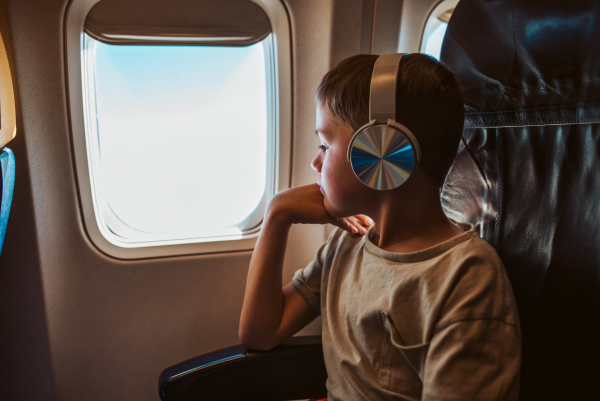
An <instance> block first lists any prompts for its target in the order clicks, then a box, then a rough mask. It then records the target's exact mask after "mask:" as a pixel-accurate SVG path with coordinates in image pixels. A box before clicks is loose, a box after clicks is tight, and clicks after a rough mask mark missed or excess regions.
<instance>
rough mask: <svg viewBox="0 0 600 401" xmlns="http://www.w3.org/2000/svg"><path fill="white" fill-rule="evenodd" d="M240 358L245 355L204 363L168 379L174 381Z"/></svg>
mask: <svg viewBox="0 0 600 401" xmlns="http://www.w3.org/2000/svg"><path fill="white" fill-rule="evenodd" d="M242 356H246V354H237V355H232V356H230V357H227V358H223V359H218V360H216V361H212V362H209V363H205V364H204V365H200V366H197V367H195V368H193V369H190V370H186V371H185V372H181V373H179V374H177V375H175V376H172V377H170V378H169V381H171V380H173V379H176V378H178V377H181V376H184V375H186V374H188V373H191V372H195V371H198V370H200V369H202V368H206V367H209V366H212V365H216V364H218V363H221V362H225V361H230V360H232V359H238V358H239V357H242Z"/></svg>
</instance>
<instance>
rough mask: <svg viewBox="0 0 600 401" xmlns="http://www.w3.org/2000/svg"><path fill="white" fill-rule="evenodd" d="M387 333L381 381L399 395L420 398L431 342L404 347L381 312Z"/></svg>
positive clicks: (384, 314)
mask: <svg viewBox="0 0 600 401" xmlns="http://www.w3.org/2000/svg"><path fill="white" fill-rule="evenodd" d="M381 317H382V320H383V324H384V327H385V330H386V336H387V338H386V341H384V345H383V353H382V358H381V370H380V372H379V382H380V384H381V386H382V387H383V388H385V389H387V390H390V391H393V392H395V393H399V394H405V395H411V396H417V397H420V396H421V392H422V390H423V382H422V379H423V371H424V368H425V359H426V357H427V351H428V350H429V343H420V344H408V345H407V344H405V343H404V341H403V340H402V337H401V336H400V334H399V333H398V331H397V330H396V327H395V326H394V323H393V322H392V320H391V319H390V317H389V316H388V314H387V313H385V312H381Z"/></svg>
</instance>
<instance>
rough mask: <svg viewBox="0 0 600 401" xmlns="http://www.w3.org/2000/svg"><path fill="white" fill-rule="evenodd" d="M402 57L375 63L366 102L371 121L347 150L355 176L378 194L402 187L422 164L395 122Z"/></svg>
mask: <svg viewBox="0 0 600 401" xmlns="http://www.w3.org/2000/svg"><path fill="white" fill-rule="evenodd" d="M404 54H406V53H404ZM404 54H384V55H382V56H379V58H378V59H377V61H376V62H375V67H374V69H373V75H372V76H371V92H370V98H369V120H370V121H369V122H368V123H367V124H365V125H363V126H362V127H360V128H359V129H358V131H356V133H355V134H354V136H353V137H352V140H351V141H350V145H349V146H348V162H350V165H351V166H352V171H354V175H356V177H357V178H358V179H359V180H360V182H362V183H363V184H365V185H366V186H368V187H369V188H372V189H375V190H378V191H388V190H391V189H395V188H398V187H399V186H400V185H402V184H404V183H405V182H406V180H408V179H409V178H410V177H411V176H412V174H413V173H414V172H415V170H416V169H417V167H418V165H419V162H420V161H421V148H420V147H419V143H418V142H417V139H416V138H415V136H414V135H413V133H412V132H410V130H409V129H408V128H406V127H405V126H404V125H401V124H399V123H398V122H396V88H397V83H398V82H397V81H398V71H399V70H400V60H401V59H402V56H403V55H404Z"/></svg>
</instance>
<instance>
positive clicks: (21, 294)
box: [0, 1, 61, 401]
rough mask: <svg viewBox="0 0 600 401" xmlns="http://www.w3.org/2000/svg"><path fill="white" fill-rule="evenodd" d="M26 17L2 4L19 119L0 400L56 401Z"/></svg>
mask: <svg viewBox="0 0 600 401" xmlns="http://www.w3.org/2000/svg"><path fill="white" fill-rule="evenodd" d="M55 3H56V2H55ZM57 7H58V8H60V7H61V5H60V4H52V3H48V4H44V5H42V7H41V10H40V12H41V13H42V14H43V13H45V12H56V8H57ZM26 13H27V10H26V8H23V7H19V4H18V2H15V1H13V2H8V1H3V2H0V31H1V32H2V37H3V40H4V45H5V47H6V51H7V54H8V60H9V64H10V67H11V74H12V79H13V87H14V90H15V101H16V105H15V106H16V117H17V136H16V138H15V139H13V140H12V141H11V142H10V143H9V144H8V146H9V147H10V148H11V149H12V150H13V152H14V154H15V158H16V183H15V189H14V194H13V201H12V207H11V211H10V218H9V221H8V227H7V233H6V237H5V242H4V246H3V249H2V254H1V255H0V355H2V357H1V358H0V388H2V396H1V397H0V398H2V399H7V400H11V401H20V400H23V401H29V400H36V401H37V400H39V401H51V400H55V399H56V398H55V393H54V384H53V374H52V366H51V358H50V349H49V342H48V331H47V321H46V316H45V307H44V296H43V290H42V278H41V273H40V263H39V260H40V258H39V251H38V241H37V231H36V225H35V214H34V210H33V204H34V199H33V191H32V187H31V161H30V158H29V151H28V149H29V148H30V147H31V146H32V145H33V143H32V142H35V139H34V138H30V137H29V136H27V135H26V134H25V132H26V130H27V129H28V128H29V125H28V124H29V120H28V119H25V118H24V115H25V114H27V112H25V111H24V110H23V107H22V104H23V102H26V101H28V100H29V98H30V96H31V94H30V93H29V92H28V91H27V89H28V88H29V87H31V86H33V85H35V83H34V82H31V83H29V82H27V79H26V78H25V76H26V74H24V71H23V70H22V68H21V67H22V66H24V65H26V64H27V63H28V62H30V60H31V58H32V56H33V55H32V54H30V53H29V52H27V51H21V47H22V44H23V42H24V41H25V40H26V36H25V35H24V34H23V32H24V30H25V29H27V23H24V22H23V19H24V18H25V14H26ZM38 18H39V17H38ZM46 78H48V77H46ZM59 82H60V77H59ZM50 120H51V121H52V120H53V119H52V118H51V119H50Z"/></svg>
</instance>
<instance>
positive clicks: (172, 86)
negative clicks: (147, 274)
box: [83, 35, 274, 246]
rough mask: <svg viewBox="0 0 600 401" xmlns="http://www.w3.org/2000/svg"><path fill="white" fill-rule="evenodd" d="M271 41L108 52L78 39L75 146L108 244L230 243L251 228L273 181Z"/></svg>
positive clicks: (88, 40) (103, 46) (126, 48)
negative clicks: (80, 83) (78, 134)
mask: <svg viewBox="0 0 600 401" xmlns="http://www.w3.org/2000/svg"><path fill="white" fill-rule="evenodd" d="M270 40H271V38H270V37H268V38H267V39H265V40H264V41H263V42H259V43H257V44H254V45H252V46H248V47H200V46H189V47H184V46H114V45H106V44H103V43H101V42H98V41H96V40H94V39H92V38H91V37H89V36H87V35H86V38H85V52H84V55H83V57H84V58H85V60H84V65H85V66H86V67H87V68H86V72H87V74H85V78H84V92H85V94H86V95H87V96H84V97H85V100H86V102H85V106H86V109H87V110H86V111H87V113H86V117H87V118H86V120H87V124H86V131H87V135H86V139H87V141H88V154H89V155H90V156H91V157H90V160H89V161H90V170H91V173H92V174H91V175H92V190H93V191H94V195H95V196H94V198H95V207H96V208H97V213H96V214H97V218H99V219H100V220H101V221H100V222H99V223H100V225H101V226H103V227H105V228H106V229H107V230H106V232H105V235H106V236H108V237H112V236H113V235H114V236H115V237H116V238H109V239H112V240H113V241H118V242H122V243H127V244H129V246H136V245H137V246H148V245H156V243H157V242H159V243H160V242H166V243H173V242H174V241H175V242H177V241H178V240H183V241H188V240H189V239H195V240H199V241H201V240H202V239H204V240H209V241H210V240H215V239H216V238H218V239H227V237H230V238H229V239H237V238H240V235H243V234H244V233H247V232H251V231H252V230H253V229H255V228H256V227H257V226H258V225H259V224H260V221H261V218H262V214H263V212H264V207H265V203H266V200H267V199H268V198H270V196H272V195H273V185H269V184H270V183H272V182H273V180H274V171H273V170H274V160H273V157H272V156H273V152H269V149H268V141H269V135H268V131H269V118H272V116H271V115H269V114H270V113H269V107H268V105H269V104H270V103H271V102H272V100H270V99H268V97H269V88H270V86H271V85H268V83H267V80H268V79H271V77H269V71H268V68H267V65H268V63H267V62H266V60H268V58H269V56H270V55H268V54H265V52H266V51H267V52H268V51H270V47H269V46H268V42H269V41H270ZM265 42H267V44H266V43H265ZM269 156H271V157H269Z"/></svg>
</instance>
